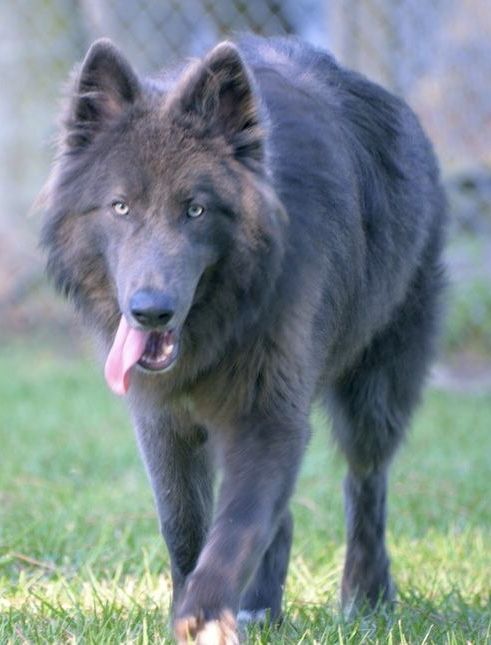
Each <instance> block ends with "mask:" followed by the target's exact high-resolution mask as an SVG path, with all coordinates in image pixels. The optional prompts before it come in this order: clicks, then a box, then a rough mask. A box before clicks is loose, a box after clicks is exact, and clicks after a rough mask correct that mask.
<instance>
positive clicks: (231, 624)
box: [174, 611, 239, 645]
mask: <svg viewBox="0 0 491 645" xmlns="http://www.w3.org/2000/svg"><path fill="white" fill-rule="evenodd" d="M174 634H175V637H176V640H177V643H178V644H179V645H188V644H189V643H195V644H196V645H239V635H238V633H237V627H236V622H235V619H234V617H233V615H232V613H231V612H230V611H224V612H223V613H222V615H221V616H220V618H219V619H216V620H208V621H206V622H204V621H202V620H201V619H199V618H196V617H195V616H187V617H185V618H179V619H178V620H177V621H176V622H175V624H174Z"/></svg>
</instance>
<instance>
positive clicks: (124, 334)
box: [104, 315, 179, 395]
mask: <svg viewBox="0 0 491 645" xmlns="http://www.w3.org/2000/svg"><path fill="white" fill-rule="evenodd" d="M178 340H179V336H178V332H177V331H176V330H175V329H174V330H167V331H156V330H154V331H147V330H144V329H135V328H134V327H131V326H130V325H129V323H128V321H127V320H126V317H125V316H124V315H122V316H121V319H120V321H119V326H118V329H117V331H116V335H115V336H114V339H113V342H112V345H111V348H110V349H109V354H108V356H107V358H106V364H105V366H104V375H105V377H106V381H107V384H108V385H109V387H110V388H111V390H112V391H113V392H114V393H115V394H119V395H123V394H126V393H127V392H128V389H129V387H130V381H131V370H132V368H133V367H138V368H139V369H142V370H145V371H146V372H152V373H158V372H166V371H167V370H169V369H170V368H171V367H172V366H173V365H174V363H175V362H176V360H177V357H178V354H179V342H178Z"/></svg>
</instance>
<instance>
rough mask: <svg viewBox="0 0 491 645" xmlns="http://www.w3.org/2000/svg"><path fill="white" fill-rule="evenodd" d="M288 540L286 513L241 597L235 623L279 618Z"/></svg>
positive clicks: (290, 522) (290, 523) (289, 520)
mask: <svg viewBox="0 0 491 645" xmlns="http://www.w3.org/2000/svg"><path fill="white" fill-rule="evenodd" d="M292 537H293V518H292V515H291V513H290V511H289V510H287V511H286V512H285V515H284V517H283V519H282V520H281V522H280V525H279V527H278V529H277V531H276V534H275V536H274V538H273V541H272V542H271V544H270V545H269V547H268V550H267V551H266V553H265V554H264V556H263V559H262V561H261V564H260V566H259V569H258V570H257V572H256V575H255V577H254V579H253V581H252V582H251V583H250V584H249V586H248V588H247V589H246V590H245V592H244V594H243V595H242V598H241V601H240V611H239V613H238V616H237V619H238V621H239V623H244V624H247V623H264V622H267V621H271V622H276V621H278V619H279V618H280V616H281V601H282V598H283V590H284V584H285V578H286V574H287V570H288V560H289V558H290V548H291V544H292Z"/></svg>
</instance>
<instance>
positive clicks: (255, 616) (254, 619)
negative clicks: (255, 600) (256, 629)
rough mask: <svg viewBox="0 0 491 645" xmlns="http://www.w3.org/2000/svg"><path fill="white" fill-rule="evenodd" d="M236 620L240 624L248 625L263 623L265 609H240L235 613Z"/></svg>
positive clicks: (264, 620)
mask: <svg viewBox="0 0 491 645" xmlns="http://www.w3.org/2000/svg"><path fill="white" fill-rule="evenodd" d="M237 622H238V623H240V624H241V625H248V624H250V623H260V624H261V623H265V622H266V609H254V610H253V611H249V610H248V609H241V610H240V611H239V613H238V614H237Z"/></svg>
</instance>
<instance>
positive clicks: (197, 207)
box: [186, 204, 205, 218]
mask: <svg viewBox="0 0 491 645" xmlns="http://www.w3.org/2000/svg"><path fill="white" fill-rule="evenodd" d="M204 212H205V209H204V206H201V204H190V205H189V206H188V210H187V211H186V214H187V216H188V217H192V218H195V217H199V216H200V215H203V213H204Z"/></svg>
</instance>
